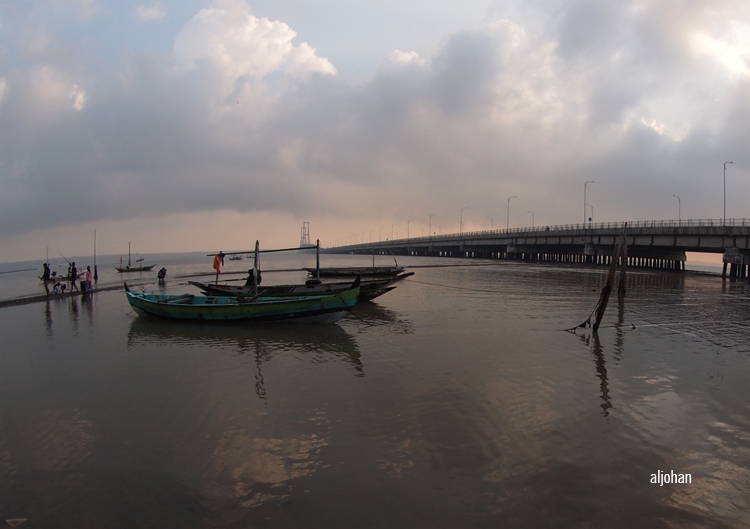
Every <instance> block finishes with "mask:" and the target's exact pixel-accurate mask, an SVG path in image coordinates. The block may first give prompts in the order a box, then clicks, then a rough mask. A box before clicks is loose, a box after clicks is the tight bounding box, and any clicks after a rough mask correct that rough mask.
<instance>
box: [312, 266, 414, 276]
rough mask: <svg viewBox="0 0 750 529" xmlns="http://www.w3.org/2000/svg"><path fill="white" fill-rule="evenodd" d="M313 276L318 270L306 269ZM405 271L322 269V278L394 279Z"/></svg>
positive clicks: (398, 268)
mask: <svg viewBox="0 0 750 529" xmlns="http://www.w3.org/2000/svg"><path fill="white" fill-rule="evenodd" d="M303 270H306V271H307V272H308V273H309V274H310V275H311V276H315V275H317V274H318V269H316V268H304V269H303ZM403 271H404V267H403V266H345V267H329V268H321V269H320V277H354V276H362V277H366V276H367V277H392V276H396V275H398V274H400V273H401V272H403Z"/></svg>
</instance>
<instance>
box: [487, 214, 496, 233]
mask: <svg viewBox="0 0 750 529" xmlns="http://www.w3.org/2000/svg"><path fill="white" fill-rule="evenodd" d="M487 218H488V219H490V229H491V230H492V229H495V221H494V220H492V217H487Z"/></svg>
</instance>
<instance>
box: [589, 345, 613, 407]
mask: <svg viewBox="0 0 750 529" xmlns="http://www.w3.org/2000/svg"><path fill="white" fill-rule="evenodd" d="M593 338H594V347H593V348H592V352H593V353H594V358H595V363H596V373H597V376H598V377H599V381H600V382H599V388H600V389H601V399H602V401H603V402H602V403H601V405H600V406H601V408H602V415H603V416H604V417H607V416H608V415H609V409H610V408H611V407H612V403H611V402H610V400H609V382H608V380H607V362H606V361H605V360H604V350H603V348H602V344H601V342H600V341H599V333H593Z"/></svg>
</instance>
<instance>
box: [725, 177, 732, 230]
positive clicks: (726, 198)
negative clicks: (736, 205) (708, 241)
mask: <svg viewBox="0 0 750 529" xmlns="http://www.w3.org/2000/svg"><path fill="white" fill-rule="evenodd" d="M728 163H733V162H724V225H725V226H726V224H727V164H728Z"/></svg>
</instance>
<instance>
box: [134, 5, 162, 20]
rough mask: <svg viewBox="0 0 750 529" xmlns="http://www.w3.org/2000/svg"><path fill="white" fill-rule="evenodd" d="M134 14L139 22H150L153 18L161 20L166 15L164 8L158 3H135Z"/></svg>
mask: <svg viewBox="0 0 750 529" xmlns="http://www.w3.org/2000/svg"><path fill="white" fill-rule="evenodd" d="M135 14H136V16H137V17H138V20H139V21H140V22H152V21H154V20H161V19H163V18H164V17H165V16H167V12H166V10H165V9H164V7H162V5H161V4H159V3H156V4H154V5H150V6H147V5H145V4H140V5H137V6H136V7H135Z"/></svg>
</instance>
